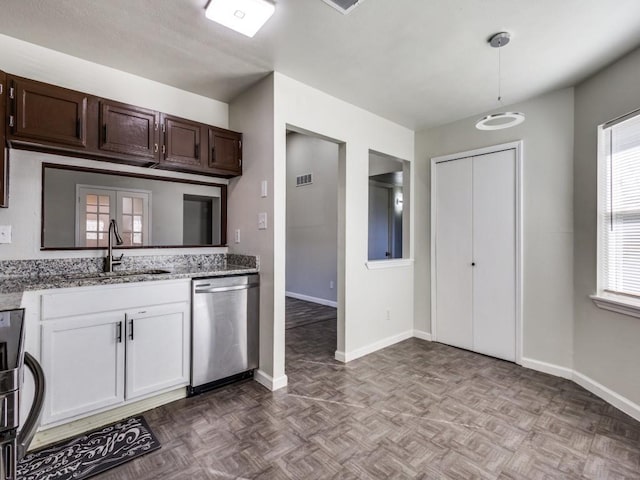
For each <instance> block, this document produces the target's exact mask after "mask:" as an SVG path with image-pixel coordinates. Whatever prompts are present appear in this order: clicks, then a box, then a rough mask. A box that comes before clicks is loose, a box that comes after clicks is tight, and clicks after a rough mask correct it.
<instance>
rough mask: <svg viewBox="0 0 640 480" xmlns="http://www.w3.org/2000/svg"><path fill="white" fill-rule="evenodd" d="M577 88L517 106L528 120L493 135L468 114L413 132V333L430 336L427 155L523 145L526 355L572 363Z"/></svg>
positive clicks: (534, 358) (428, 182)
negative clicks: (414, 232)
mask: <svg viewBox="0 0 640 480" xmlns="http://www.w3.org/2000/svg"><path fill="white" fill-rule="evenodd" d="M573 100H574V98H573V89H571V88H569V89H564V90H560V91H556V92H552V93H549V94H547V95H543V96H540V97H538V98H535V99H533V100H530V101H527V102H524V103H521V104H518V105H513V106H510V107H509V110H518V111H522V112H525V113H526V116H527V120H526V122H525V123H523V124H521V125H519V126H517V127H513V128H510V129H507V130H498V131H494V132H486V131H480V130H477V129H476V128H475V126H474V125H475V122H476V120H477V119H478V118H479V117H480V116H481V115H478V117H475V116H474V117H471V118H467V119H464V120H460V121H458V122H455V123H452V124H449V125H444V126H442V127H438V128H434V129H431V130H427V131H423V132H420V133H417V134H416V169H415V175H416V179H415V188H416V194H415V205H417V206H418V207H417V208H419V209H420V212H421V213H420V214H418V215H416V239H415V241H416V249H415V261H416V271H415V286H416V290H415V296H414V298H415V328H416V330H420V331H424V332H431V318H430V308H431V306H430V263H429V256H430V248H431V246H430V158H431V157H435V156H439V155H445V154H450V153H457V152H463V151H466V150H472V149H476V148H480V147H486V146H490V145H496V144H500V143H506V142H511V141H515V140H523V141H524V162H523V164H524V165H523V170H524V171H523V191H524V194H523V204H524V205H523V209H524V212H523V218H524V227H523V230H524V231H523V237H524V247H523V248H524V250H523V257H524V258H523V263H524V266H523V289H524V295H523V296H524V298H523V317H524V318H523V320H524V345H523V347H524V348H523V357H527V358H529V359H533V360H537V361H542V362H547V363H551V364H554V365H559V366H562V367H567V368H571V367H572V361H573V301H572V298H573V280H572V277H573V273H572V272H573V193H572V192H573V108H574V104H573Z"/></svg>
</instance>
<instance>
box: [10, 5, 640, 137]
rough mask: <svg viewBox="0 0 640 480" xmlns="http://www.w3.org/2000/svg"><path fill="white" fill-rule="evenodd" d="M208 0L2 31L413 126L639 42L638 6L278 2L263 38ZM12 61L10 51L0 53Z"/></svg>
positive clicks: (211, 91) (212, 90) (559, 83)
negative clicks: (507, 35)
mask: <svg viewBox="0 0 640 480" xmlns="http://www.w3.org/2000/svg"><path fill="white" fill-rule="evenodd" d="M206 3H207V0H56V1H43V0H0V11H1V12H2V14H0V33H3V34H6V35H9V36H13V37H16V38H19V39H22V40H26V41H28V42H32V43H36V44H39V45H43V46H46V47H49V48H52V49H54V50H59V51H61V52H65V53H68V54H71V55H74V56H77V57H80V58H84V59H87V60H91V61H94V62H97V63H101V64H104V65H108V66H111V67H114V68H117V69H120V70H124V71H127V72H131V73H134V74H137V75H140V76H143V77H146V78H150V79H153V80H157V81H160V82H162V83H166V84H169V85H173V86H175V87H178V88H182V89H184V90H188V91H191V92H195V93H199V94H202V95H206V96H208V97H212V98H215V99H217V100H221V101H224V102H229V101H231V100H232V99H233V98H234V97H235V96H237V95H238V94H239V93H241V92H242V91H243V90H244V89H246V88H247V87H249V86H250V85H252V84H253V83H255V82H256V81H257V80H259V79H260V78H262V77H263V76H265V75H267V74H268V73H269V72H271V71H272V70H277V71H279V72H281V73H283V74H285V75H288V76H290V77H292V78H295V79H297V80H299V81H301V82H304V83H306V84H308V85H311V86H313V87H316V88H318V89H320V90H323V91H325V92H327V93H329V94H331V95H334V96H336V97H338V98H341V99H344V100H346V101H348V102H350V103H353V104H355V105H358V106H360V107H362V108H365V109H367V110H369V111H372V112H374V113H377V114H379V115H381V116H383V117H386V118H388V119H390V120H393V121H396V122H398V123H400V124H403V125H406V126H408V127H410V128H415V129H422V128H426V127H430V126H435V125H440V124H444V123H447V122H451V121H454V120H457V119H460V118H464V117H467V116H470V115H474V114H479V113H481V112H484V111H486V110H490V109H492V108H495V107H496V106H497V103H496V89H497V51H496V50H495V49H492V48H490V47H489V46H488V45H487V43H486V40H487V39H488V37H489V36H490V35H491V34H493V33H495V32H498V31H503V30H507V31H509V32H511V33H512V42H511V44H510V45H508V46H507V47H505V48H504V49H503V50H502V61H503V69H502V72H503V97H504V102H505V103H506V104H509V103H514V102H517V101H521V100H524V99H526V98H530V97H533V96H535V95H538V94H540V93H543V92H545V91H549V90H553V89H556V88H560V87H563V86H570V85H574V84H575V83H576V82H578V81H580V80H581V79H583V78H585V77H587V76H588V75H590V74H591V73H593V72H595V71H597V70H598V69H600V68H601V67H603V66H605V65H606V64H608V63H610V62H611V61H613V60H614V59H616V58H618V57H620V56H621V55H623V54H625V53H627V52H629V51H631V50H632V49H634V48H635V47H636V46H638V45H640V1H639V0H366V1H364V2H363V3H362V4H361V5H360V6H358V7H357V8H356V9H355V10H353V11H352V13H351V14H349V15H347V16H343V15H341V14H340V13H338V12H337V11H336V10H334V9H333V8H331V7H330V6H328V5H327V4H325V3H324V2H322V1H321V0H276V13H275V15H274V16H273V17H272V18H271V19H270V20H269V22H268V23H267V25H266V26H265V27H264V28H263V29H262V30H261V31H260V32H258V34H257V35H256V36H255V37H254V38H253V39H250V38H246V37H244V36H242V35H240V34H237V33H235V32H233V31H230V30H227V29H226V28H224V27H222V26H219V25H217V24H215V23H213V22H210V21H208V20H207V19H206V18H205V16H204V7H205V5H206ZM0 56H1V52H0Z"/></svg>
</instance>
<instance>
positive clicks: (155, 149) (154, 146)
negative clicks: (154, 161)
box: [153, 143, 158, 153]
mask: <svg viewBox="0 0 640 480" xmlns="http://www.w3.org/2000/svg"><path fill="white" fill-rule="evenodd" d="M153 153H158V144H157V143H154V144H153Z"/></svg>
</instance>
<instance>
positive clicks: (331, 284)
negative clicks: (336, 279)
mask: <svg viewBox="0 0 640 480" xmlns="http://www.w3.org/2000/svg"><path fill="white" fill-rule="evenodd" d="M329 288H331V289H333V280H331V281H330V282H329Z"/></svg>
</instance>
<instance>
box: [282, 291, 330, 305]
mask: <svg viewBox="0 0 640 480" xmlns="http://www.w3.org/2000/svg"><path fill="white" fill-rule="evenodd" d="M284 294H285V296H287V297H291V298H296V299H298V300H304V301H305V302H311V303H318V304H320V305H326V306H327V307H333V308H338V302H336V301H334V300H326V299H324V298H318V297H311V296H309V295H303V294H301V293H294V292H284Z"/></svg>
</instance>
